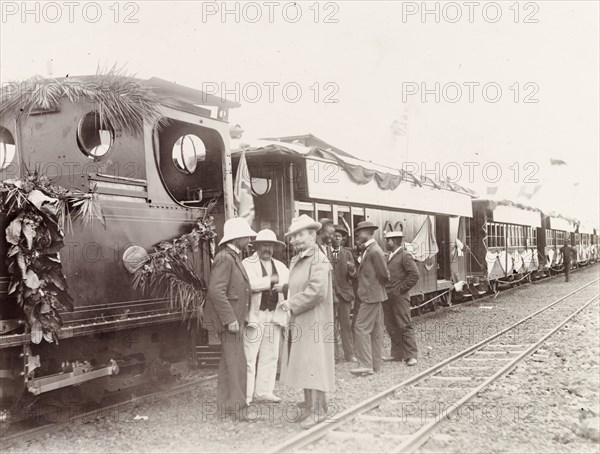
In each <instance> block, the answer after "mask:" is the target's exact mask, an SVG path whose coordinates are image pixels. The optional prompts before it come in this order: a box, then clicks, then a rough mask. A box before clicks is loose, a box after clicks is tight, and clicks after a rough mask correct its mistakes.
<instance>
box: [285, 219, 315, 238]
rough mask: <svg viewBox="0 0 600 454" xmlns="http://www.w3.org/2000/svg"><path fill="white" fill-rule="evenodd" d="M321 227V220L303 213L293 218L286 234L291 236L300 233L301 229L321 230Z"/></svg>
mask: <svg viewBox="0 0 600 454" xmlns="http://www.w3.org/2000/svg"><path fill="white" fill-rule="evenodd" d="M321 227H322V225H321V223H320V222H317V221H315V220H314V219H313V218H311V217H310V216H308V215H306V214H303V215H301V216H298V217H297V218H294V219H292V224H291V225H290V228H289V229H288V231H287V233H286V234H285V236H290V235H293V234H294V233H298V232H299V231H301V230H306V229H314V230H320V229H321Z"/></svg>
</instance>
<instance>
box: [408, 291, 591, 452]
mask: <svg viewBox="0 0 600 454" xmlns="http://www.w3.org/2000/svg"><path fill="white" fill-rule="evenodd" d="M599 339H600V314H599V304H598V302H595V303H592V304H591V305H590V306H588V308H586V309H585V310H584V311H582V312H581V313H580V314H578V315H577V316H576V317H575V318H573V319H572V320H571V321H570V322H569V323H568V324H567V325H565V326H564V327H563V328H562V329H561V330H560V331H559V332H557V333H556V334H555V335H554V336H552V337H551V338H550V339H549V340H548V341H547V342H546V343H545V344H544V346H543V348H541V349H540V351H539V352H538V353H537V354H535V355H533V356H531V357H529V358H527V359H526V360H525V361H524V362H523V363H521V364H520V365H519V366H517V368H516V369H515V370H514V371H513V372H512V373H510V374H509V375H507V376H505V377H502V378H500V379H499V380H498V381H496V382H495V383H492V384H491V385H490V386H489V387H488V388H486V389H485V390H484V391H482V392H481V393H480V394H479V395H478V396H477V398H475V399H474V400H472V401H471V402H469V403H468V404H467V406H468V408H467V409H465V411H462V412H461V414H460V415H459V416H458V417H454V418H452V419H447V420H444V422H443V423H442V425H441V426H440V427H439V429H438V430H436V431H435V433H434V434H433V436H432V437H431V439H430V440H429V441H428V442H427V443H426V444H425V445H424V446H422V448H421V450H420V453H421V454H425V453H433V452H449V453H464V452H472V453H480V452H503V453H504V452H506V453H517V452H518V453H559V452H577V453H598V452H599V451H600V447H599V446H600V445H599V444H598V443H599V442H600V435H599V431H600V417H599V415H600V395H599V388H600V378H599V377H600V372H599V370H598V369H599V367H600V366H599V362H600V345H599V342H600V340H599Z"/></svg>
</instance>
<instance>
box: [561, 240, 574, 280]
mask: <svg viewBox="0 0 600 454" xmlns="http://www.w3.org/2000/svg"><path fill="white" fill-rule="evenodd" d="M560 253H561V254H562V256H563V265H564V266H565V282H569V280H570V279H571V263H572V262H573V257H575V258H577V251H576V250H575V249H573V248H572V247H571V242H570V241H569V240H568V239H565V245H564V246H563V247H561V248H560Z"/></svg>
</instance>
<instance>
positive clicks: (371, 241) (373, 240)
mask: <svg viewBox="0 0 600 454" xmlns="http://www.w3.org/2000/svg"><path fill="white" fill-rule="evenodd" d="M374 242H375V238H371V239H370V240H369V241H367V242H365V249H367V248H368V247H369V246H370V245H371V244H373V243H374Z"/></svg>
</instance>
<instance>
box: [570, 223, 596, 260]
mask: <svg viewBox="0 0 600 454" xmlns="http://www.w3.org/2000/svg"><path fill="white" fill-rule="evenodd" d="M593 241H594V229H593V228H591V227H589V226H587V225H585V224H579V226H578V228H577V232H576V233H573V234H572V239H571V245H572V246H573V247H574V248H575V250H576V251H577V263H578V265H581V266H585V265H587V264H589V263H594V262H595V261H596V259H597V258H598V251H597V249H596V248H595V247H594V246H595V245H594V242H593Z"/></svg>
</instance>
